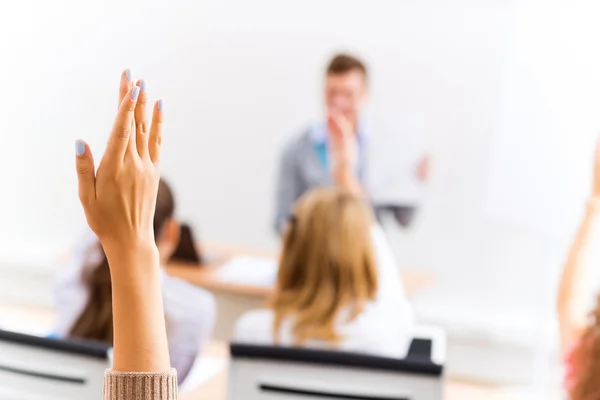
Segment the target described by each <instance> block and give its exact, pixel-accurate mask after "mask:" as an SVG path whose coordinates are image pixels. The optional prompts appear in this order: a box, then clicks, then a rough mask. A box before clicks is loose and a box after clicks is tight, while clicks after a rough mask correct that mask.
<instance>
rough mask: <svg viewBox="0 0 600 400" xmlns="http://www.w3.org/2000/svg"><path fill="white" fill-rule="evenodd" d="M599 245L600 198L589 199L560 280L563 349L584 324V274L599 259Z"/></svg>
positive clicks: (585, 287) (560, 323) (585, 306)
mask: <svg viewBox="0 0 600 400" xmlns="http://www.w3.org/2000/svg"><path fill="white" fill-rule="evenodd" d="M598 246H600V199H592V200H590V201H589V203H588V206H587V210H586V213H585V217H584V219H583V221H582V223H581V225H580V227H579V230H578V232H577V236H576V238H575V241H574V242H573V245H572V246H571V250H570V251H569V255H568V257H567V262H566V264H565V268H564V271H563V274H562V277H561V280H560V287H559V294H558V302H557V308H558V317H559V325H560V326H559V327H560V334H561V343H562V348H563V351H566V350H567V349H568V348H569V347H570V346H571V344H572V343H573V341H574V340H576V338H577V336H578V334H579V332H580V331H581V329H582V328H583V327H584V325H585V318H586V315H587V312H588V311H589V310H587V307H588V306H589V304H588V301H587V300H588V295H589V293H588V292H587V289H588V288H587V285H586V275H587V272H588V271H589V270H591V269H592V268H594V266H595V265H597V262H598V261H600V260H598V259H597V258H598V257H597V255H598V252H597V251H596V247H598Z"/></svg>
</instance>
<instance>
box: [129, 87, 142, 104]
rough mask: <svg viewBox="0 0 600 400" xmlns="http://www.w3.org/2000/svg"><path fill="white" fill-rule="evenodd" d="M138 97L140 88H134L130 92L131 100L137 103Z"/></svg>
mask: <svg viewBox="0 0 600 400" xmlns="http://www.w3.org/2000/svg"><path fill="white" fill-rule="evenodd" d="M139 95H140V87H139V86H134V87H133V90H132V91H131V100H133V101H137V99H138V96H139Z"/></svg>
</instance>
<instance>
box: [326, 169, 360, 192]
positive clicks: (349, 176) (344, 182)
mask: <svg viewBox="0 0 600 400" xmlns="http://www.w3.org/2000/svg"><path fill="white" fill-rule="evenodd" d="M333 180H334V182H335V184H336V186H337V187H339V188H340V189H343V190H347V191H348V192H350V193H352V194H354V195H356V196H360V197H362V196H364V195H365V192H364V190H363V187H362V185H361V184H360V181H359V180H358V178H357V177H356V175H354V174H353V173H351V172H349V171H341V172H336V173H334V179H333Z"/></svg>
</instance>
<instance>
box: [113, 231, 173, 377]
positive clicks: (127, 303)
mask: <svg viewBox="0 0 600 400" xmlns="http://www.w3.org/2000/svg"><path fill="white" fill-rule="evenodd" d="M105 250H106V254H107V257H108V262H109V264H110V269H111V278H112V292H113V293H112V296H113V321H114V322H113V325H114V369H115V370H116V371H132V372H150V371H153V372H169V371H170V368H171V366H170V361H169V350H168V344H167V335H166V328H165V317H164V312H163V304H162V296H161V289H160V271H159V257H158V250H157V249H156V246H155V245H154V244H153V243H152V244H151V245H147V246H145V245H144V246H139V247H137V248H131V247H130V248H129V250H127V251H122V250H117V251H111V249H110V248H109V249H106V248H105Z"/></svg>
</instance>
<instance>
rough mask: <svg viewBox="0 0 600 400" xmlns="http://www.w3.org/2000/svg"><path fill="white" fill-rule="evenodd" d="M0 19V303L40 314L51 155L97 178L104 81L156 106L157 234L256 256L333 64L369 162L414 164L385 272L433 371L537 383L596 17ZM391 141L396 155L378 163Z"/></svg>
mask: <svg viewBox="0 0 600 400" xmlns="http://www.w3.org/2000/svg"><path fill="white" fill-rule="evenodd" d="M1 7H2V9H1V11H0V37H1V38H2V39H0V54H1V55H2V56H1V59H2V62H1V66H0V68H1V71H2V73H1V74H0V88H2V96H1V97H0V110H1V111H0V113H1V115H2V120H1V121H2V124H1V126H2V129H1V132H2V133H1V136H0V137H1V141H0V143H1V144H0V171H2V196H1V197H0V221H1V223H0V276H1V277H2V278H1V279H0V297H1V300H2V301H5V302H13V303H19V304H28V305H32V306H38V307H51V305H52V291H51V290H52V282H53V277H54V275H55V273H56V270H57V269H59V268H60V263H58V262H57V261H56V260H57V257H60V254H64V252H65V251H68V249H69V248H70V246H71V245H72V243H73V242H75V241H76V240H77V237H78V234H79V233H80V232H81V231H82V230H83V229H84V227H85V219H84V217H83V213H82V210H81V207H80V205H79V201H78V198H77V190H76V175H75V171H74V156H73V141H74V140H75V139H76V138H83V139H85V140H87V141H88V142H89V143H90V145H91V147H92V149H93V151H94V155H95V158H96V160H98V159H99V158H100V156H101V149H102V148H103V147H104V143H105V140H106V137H107V134H108V132H109V130H110V127H111V121H112V118H113V115H114V110H115V108H116V106H117V89H118V86H117V82H118V81H117V79H118V77H119V73H120V71H121V70H122V69H124V68H131V70H132V72H133V75H134V77H135V78H136V79H137V78H145V79H146V80H147V82H148V88H149V91H150V93H151V95H152V96H160V98H162V99H164V108H165V115H166V116H165V129H164V131H165V135H164V152H163V172H164V176H165V177H166V178H167V179H168V180H169V182H170V183H171V184H172V186H173V187H174V190H175V192H176V193H177V194H178V203H179V204H178V216H179V217H180V218H182V219H184V220H186V221H188V222H189V223H190V224H191V225H192V226H193V227H194V229H195V232H196V234H197V236H198V237H199V239H200V240H202V241H203V242H207V243H227V244H232V245H236V246H247V247H251V248H255V249H264V250H266V251H274V250H277V248H278V239H277V236H276V235H275V234H274V232H273V227H272V218H273V210H274V207H275V206H274V199H275V198H274V186H275V181H276V171H277V165H278V162H279V158H280V153H281V149H282V146H283V144H284V143H285V142H286V141H287V140H288V139H289V138H290V137H292V136H293V135H295V134H297V133H298V132H299V131H300V130H302V129H303V128H304V127H305V126H306V124H307V123H308V122H310V121H312V120H315V119H318V118H320V117H322V115H323V94H322V85H323V79H324V70H325V67H326V64H327V62H328V60H329V58H330V57H331V56H332V55H334V54H335V53H336V52H339V51H344V52H350V53H352V54H355V55H358V56H359V57H361V58H363V59H364V60H365V61H366V62H367V65H368V68H369V74H370V100H369V106H368V111H367V114H368V118H369V120H370V121H372V124H373V125H374V126H386V127H387V130H386V132H389V133H386V134H387V135H390V137H389V138H388V139H386V140H388V141H386V140H384V139H381V140H380V141H379V142H378V140H379V139H378V140H374V149H373V154H374V155H375V158H377V157H376V155H377V154H378V152H388V154H395V152H397V154H398V158H399V159H400V158H401V157H412V156H414V154H416V153H420V152H426V153H427V154H429V155H430V176H429V179H428V182H427V184H426V185H425V187H424V189H423V190H422V191H421V192H420V193H419V203H420V204H419V209H418V213H417V215H416V218H415V220H414V222H413V224H412V225H411V226H410V227H409V228H401V227H399V226H398V225H397V224H395V223H394V221H392V220H388V219H386V220H384V225H385V227H386V231H387V233H388V238H389V240H390V242H391V244H392V247H393V249H394V252H395V255H396V257H397V259H398V262H399V264H400V265H402V266H406V267H409V268H411V269H416V270H420V271H424V272H427V273H430V274H431V275H432V276H433V277H434V279H433V281H432V285H431V286H430V287H428V288H427V289H426V290H423V291H422V292H420V293H418V295H417V296H416V297H415V298H414V299H413V303H414V306H415V310H416V315H417V318H418V319H420V320H421V321H425V322H428V323H433V324H438V325H441V326H443V327H444V328H445V329H446V330H447V332H448V337H449V368H450V371H451V372H452V373H454V374H455V375H456V376H460V377H467V378H470V379H478V380H482V381H488V382H490V381H491V382H509V383H523V382H525V383H527V384H530V383H534V382H536V380H539V379H545V378H543V377H544V376H550V375H547V374H550V373H552V372H551V371H550V372H548V371H547V370H549V369H550V368H549V367H548V365H553V364H552V363H556V364H557V362H556V361H557V357H558V353H557V347H558V345H557V343H558V341H557V334H556V327H555V323H554V318H555V317H554V296H555V288H556V286H557V279H558V273H559V270H560V267H561V264H562V262H563V261H564V259H565V257H566V251H567V246H568V245H569V244H570V241H571V238H572V236H573V233H574V229H575V228H576V224H577V222H578V221H579V218H580V217H581V214H582V212H583V209H584V207H583V206H584V200H585V198H586V196H587V194H588V187H589V184H588V183H589V182H590V179H591V160H592V155H593V151H592V148H593V144H594V141H595V137H596V132H597V131H598V122H599V121H598V115H600V112H599V110H600V96H599V93H600V75H599V74H598V72H597V71H598V70H600V55H599V53H598V51H597V43H595V42H596V40H597V38H598V37H600V27H599V26H598V25H597V22H596V21H597V16H598V15H599V13H600V6H599V5H598V4H596V3H594V2H591V1H589V2H585V1H580V2H567V1H556V2H550V3H549V2H542V1H534V0H521V1H502V2H500V1H491V0H490V1H467V0H465V1H457V2H443V1H435V0H432V1H416V0H402V1H391V0H390V1H379V2H373V1H370V2H367V1H358V0H357V1H355V0H343V1H341V0H340V1H338V0H327V1H323V0H319V1H317V0H305V1H303V2H287V1H286V2H284V1H275V0H252V1H248V0H246V1H242V0H225V1H219V0H204V1H201V2H199V1H186V0H170V1H159V0H156V1H127V2H123V1H113V0H105V1H97V2H89V1H66V0H62V1H52V2H47V1H32V0H23V1H19V2H10V4H3V5H2V6H1ZM113 99H114V102H113V103H111V101H112V100H113ZM395 135H405V136H404V137H408V136H410V141H409V142H403V143H410V146H407V147H402V148H397V149H396V148H394V146H390V145H389V143H390V141H389V140H392V141H393V140H394V137H395ZM406 135H408V136H406ZM377 146H380V147H377ZM389 152H391V153H389ZM375 164H376V161H375ZM549 360H550V362H549ZM482 366H484V367H482Z"/></svg>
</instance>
